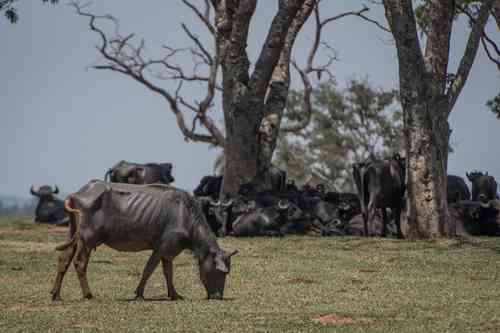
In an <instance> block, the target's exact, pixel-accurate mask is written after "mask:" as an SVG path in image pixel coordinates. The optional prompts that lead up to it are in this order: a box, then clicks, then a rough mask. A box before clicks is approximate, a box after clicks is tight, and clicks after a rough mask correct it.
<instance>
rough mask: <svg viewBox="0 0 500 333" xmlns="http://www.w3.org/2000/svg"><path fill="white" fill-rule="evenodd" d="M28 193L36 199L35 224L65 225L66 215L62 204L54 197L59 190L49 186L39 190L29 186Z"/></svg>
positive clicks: (66, 221)
mask: <svg viewBox="0 0 500 333" xmlns="http://www.w3.org/2000/svg"><path fill="white" fill-rule="evenodd" d="M30 192H31V194H32V195H34V196H36V197H38V199H39V200H38V204H37V206H36V210H35V222H36V223H50V224H58V225H61V224H67V223H68V215H67V214H66V212H65V211H64V202H63V201H62V200H60V199H58V198H56V197H55V195H54V194H57V193H59V188H58V187H57V185H56V186H54V189H52V187H50V186H49V185H43V186H40V187H39V188H36V189H35V188H34V187H33V186H31V189H30Z"/></svg>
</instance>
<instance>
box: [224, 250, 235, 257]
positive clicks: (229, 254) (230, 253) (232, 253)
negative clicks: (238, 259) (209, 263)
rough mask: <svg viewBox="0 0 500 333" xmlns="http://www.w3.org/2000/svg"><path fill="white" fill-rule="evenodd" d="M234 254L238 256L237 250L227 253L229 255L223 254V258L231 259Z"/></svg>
mask: <svg viewBox="0 0 500 333" xmlns="http://www.w3.org/2000/svg"><path fill="white" fill-rule="evenodd" d="M235 254H238V250H234V251H232V252H229V253H227V252H224V258H227V259H228V258H231V257H232V256H234V255H235Z"/></svg>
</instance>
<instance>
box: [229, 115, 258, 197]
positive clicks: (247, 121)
mask: <svg viewBox="0 0 500 333" xmlns="http://www.w3.org/2000/svg"><path fill="white" fill-rule="evenodd" d="M260 113H261V112H258V111H257V112H256V111H254V110H252V111H250V110H248V109H247V110H245V108H244V107H243V106H236V107H234V106H233V110H232V112H226V145H225V147H224V156H225V166H224V181H223V191H224V194H235V193H237V192H238V189H239V187H240V185H241V184H244V183H247V182H250V181H253V180H254V179H255V177H256V176H257V174H258V171H259V149H260V147H259V146H260V143H259V138H258V129H259V126H260V121H261V116H260Z"/></svg>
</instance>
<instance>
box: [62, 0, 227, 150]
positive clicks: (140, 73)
mask: <svg viewBox="0 0 500 333" xmlns="http://www.w3.org/2000/svg"><path fill="white" fill-rule="evenodd" d="M70 5H72V6H73V7H74V8H75V10H76V12H77V14H78V15H80V16H84V17H88V18H89V26H90V29H91V30H92V31H94V32H96V33H97V34H98V35H99V36H100V39H101V45H100V46H98V47H97V49H98V51H99V53H100V54H101V55H102V56H103V58H104V60H105V61H104V63H103V64H98V65H95V66H93V67H94V68H96V69H105V70H111V71H115V72H119V73H121V74H124V75H126V76H128V77H130V78H132V79H134V80H135V81H137V82H139V83H141V84H143V85H144V86H146V87H147V88H148V89H150V90H151V91H153V92H155V93H157V94H159V95H160V96H162V97H163V98H164V99H165V100H166V101H167V103H168V104H169V106H170V110H171V111H172V112H173V113H174V115H175V117H176V121H177V125H178V127H179V129H180V130H181V132H182V134H183V135H184V137H185V139H186V140H193V141H200V142H207V143H211V144H214V145H220V146H223V145H224V136H223V135H222V132H221V131H220V130H219V129H218V128H217V127H216V126H215V124H214V122H213V121H212V119H211V118H210V117H209V116H208V115H207V111H208V109H209V107H208V106H209V104H210V102H209V103H208V104H204V105H203V107H202V108H201V107H198V108H197V110H196V113H197V115H196V117H195V119H199V121H200V122H201V123H202V124H203V125H204V127H205V128H206V129H207V130H208V132H209V133H210V135H204V134H199V133H195V131H194V129H192V130H190V129H188V128H187V126H186V123H185V119H184V114H183V112H182V110H181V108H180V106H181V105H182V106H184V107H187V108H188V109H191V110H193V107H192V106H191V105H190V104H188V103H186V102H185V101H184V100H183V99H182V98H181V97H180V91H181V88H182V84H183V83H184V82H190V81H202V82H208V85H209V86H211V85H213V81H214V78H213V77H212V76H213V75H210V76H209V77H202V76H199V75H196V74H192V75H188V74H185V73H184V71H183V70H182V68H181V67H179V66H177V65H174V64H173V63H171V62H170V60H171V59H172V57H173V56H175V55H176V54H178V53H180V52H183V51H185V50H183V49H173V48H170V47H168V46H164V49H165V50H167V54H166V55H165V56H164V57H163V58H161V59H156V60H149V59H148V60H146V59H145V58H144V56H143V51H144V48H145V42H144V40H141V41H140V43H139V45H138V46H135V45H133V44H132V42H131V40H132V38H133V34H130V35H128V36H126V37H122V36H121V35H120V34H119V32H118V22H117V20H116V19H114V18H113V17H112V16H110V15H104V16H98V15H94V14H91V13H88V12H84V11H82V8H83V7H82V6H80V4H79V3H78V1H72V2H71V3H70ZM97 20H108V21H111V22H113V23H114V25H115V31H116V32H115V36H113V37H112V38H109V37H107V36H106V34H105V32H104V31H103V30H102V29H101V28H99V27H98V26H97V25H96V21H97ZM185 31H186V33H188V32H189V30H188V29H185ZM188 35H189V33H188ZM191 39H192V40H193V41H194V42H195V43H196V40H197V38H196V37H195V36H194V35H193V36H192V38H191ZM196 45H197V47H199V48H200V45H201V43H200V44H197V43H196ZM202 52H203V50H202ZM204 57H206V55H204ZM210 59H211V56H210ZM205 60H207V61H208V60H209V58H206V59H205ZM211 63H212V65H213V64H215V63H216V62H215V61H214V60H213V59H212V60H211ZM217 65H218V62H217ZM217 65H214V66H217ZM153 66H160V68H163V69H164V71H165V73H166V74H162V73H156V75H155V76H156V77H157V78H162V79H173V80H175V81H177V89H176V90H175V93H174V94H171V93H170V92H168V91H167V90H166V89H164V88H162V87H160V86H159V85H158V84H156V83H155V82H153V81H152V80H150V79H148V78H147V76H146V72H148V73H153V70H152V67H153ZM212 67H213V66H212ZM213 89H215V88H212V94H213Z"/></svg>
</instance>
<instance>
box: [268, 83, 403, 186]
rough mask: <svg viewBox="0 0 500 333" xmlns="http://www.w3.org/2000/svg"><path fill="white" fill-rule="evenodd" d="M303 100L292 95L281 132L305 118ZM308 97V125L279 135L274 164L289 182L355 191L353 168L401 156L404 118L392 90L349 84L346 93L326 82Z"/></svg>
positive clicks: (298, 96)
mask: <svg viewBox="0 0 500 333" xmlns="http://www.w3.org/2000/svg"><path fill="white" fill-rule="evenodd" d="M302 94H303V92H297V91H293V92H292V93H291V94H290V96H289V100H288V105H287V110H286V112H285V119H284V126H286V125H287V123H290V122H297V121H300V118H301V117H303V111H302V110H301V108H302V106H301V104H300V101H301V100H302ZM312 95H313V97H312V105H313V106H312V115H311V122H310V124H309V125H308V126H307V127H306V128H305V129H303V130H301V131H298V132H282V133H281V135H280V139H279V143H278V149H277V153H276V157H275V160H274V163H276V164H277V165H279V166H281V167H282V168H283V169H285V170H287V171H288V174H289V177H290V178H292V179H295V180H296V181H297V182H298V183H305V182H312V183H316V184H317V183H324V184H327V185H328V186H329V187H330V188H332V189H336V190H347V191H353V184H352V180H351V168H350V166H351V164H352V163H353V162H361V161H364V160H366V159H367V158H369V157H377V158H380V157H383V156H385V155H390V154H392V153H395V152H400V150H401V145H402V141H401V140H402V115H401V110H400V106H399V103H398V100H397V91H396V90H394V89H386V90H384V89H377V88H374V87H373V86H372V85H371V84H370V83H369V81H368V80H367V79H352V80H350V81H349V82H348V83H347V87H346V88H345V89H340V88H339V87H338V85H337V84H336V83H334V82H330V83H327V84H322V85H320V86H319V87H318V89H315V90H314V91H313V94H312Z"/></svg>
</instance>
